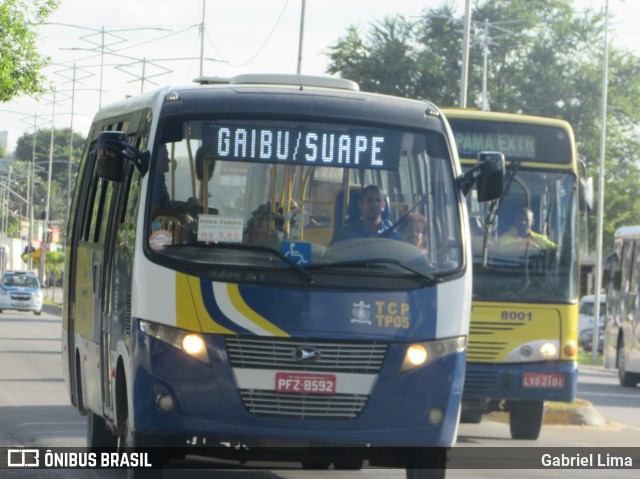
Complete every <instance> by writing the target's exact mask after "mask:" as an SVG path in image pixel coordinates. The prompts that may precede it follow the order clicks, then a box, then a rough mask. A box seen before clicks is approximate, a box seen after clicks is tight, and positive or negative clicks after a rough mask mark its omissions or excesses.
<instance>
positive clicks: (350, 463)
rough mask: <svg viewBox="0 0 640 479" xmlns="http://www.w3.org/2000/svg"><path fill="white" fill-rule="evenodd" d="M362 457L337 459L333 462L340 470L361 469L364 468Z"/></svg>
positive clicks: (335, 467)
mask: <svg viewBox="0 0 640 479" xmlns="http://www.w3.org/2000/svg"><path fill="white" fill-rule="evenodd" d="M362 463H363V461H362V459H352V460H344V461H337V462H334V463H333V467H334V469H336V470H339V471H359V470H360V469H362Z"/></svg>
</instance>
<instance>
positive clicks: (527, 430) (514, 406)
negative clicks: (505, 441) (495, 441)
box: [509, 401, 544, 440]
mask: <svg viewBox="0 0 640 479" xmlns="http://www.w3.org/2000/svg"><path fill="white" fill-rule="evenodd" d="M543 417H544V401H513V402H512V403H511V406H510V409H509V429H510V430H511V438H512V439H529V440H534V439H538V436H539V435H540V429H542V420H543Z"/></svg>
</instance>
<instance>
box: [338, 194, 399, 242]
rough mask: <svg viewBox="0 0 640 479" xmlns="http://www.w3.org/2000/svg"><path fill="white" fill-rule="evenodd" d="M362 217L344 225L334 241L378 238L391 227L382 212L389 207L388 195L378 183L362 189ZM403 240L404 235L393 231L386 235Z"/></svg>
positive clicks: (360, 203)
mask: <svg viewBox="0 0 640 479" xmlns="http://www.w3.org/2000/svg"><path fill="white" fill-rule="evenodd" d="M359 207H360V213H361V214H360V218H358V219H355V220H354V221H350V222H349V223H347V224H345V225H344V226H342V227H341V228H340V229H339V230H338V231H337V232H336V234H335V235H334V237H333V240H332V243H337V242H338V241H345V240H349V239H355V238H377V237H381V236H385V235H384V233H385V232H386V231H387V230H388V229H389V228H390V227H391V225H392V223H391V221H389V220H388V219H383V218H382V212H383V211H384V210H385V208H386V207H387V200H386V195H385V194H384V191H383V190H382V188H380V187H379V186H377V185H369V186H366V187H365V188H363V189H362V195H361V196H360V202H359ZM386 237H388V238H391V239H396V240H400V241H402V235H400V233H398V232H397V231H392V232H391V233H389V234H388V236H386Z"/></svg>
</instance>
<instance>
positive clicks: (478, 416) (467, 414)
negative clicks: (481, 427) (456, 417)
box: [460, 411, 482, 424]
mask: <svg viewBox="0 0 640 479" xmlns="http://www.w3.org/2000/svg"><path fill="white" fill-rule="evenodd" d="M460 422H461V423H465V424H480V423H481V422H482V413H481V412H479V411H462V413H461V414H460Z"/></svg>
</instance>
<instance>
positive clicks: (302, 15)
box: [297, 0, 307, 75]
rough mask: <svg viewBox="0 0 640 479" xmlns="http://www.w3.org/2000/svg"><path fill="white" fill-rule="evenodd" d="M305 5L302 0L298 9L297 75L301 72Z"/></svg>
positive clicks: (304, 1) (304, 0)
mask: <svg viewBox="0 0 640 479" xmlns="http://www.w3.org/2000/svg"><path fill="white" fill-rule="evenodd" d="M306 6H307V2H306V0H302V9H301V11H300V38H299V40H298V69H297V73H298V75H300V73H301V72H302V45H303V42H304V13H305V10H306Z"/></svg>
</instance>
